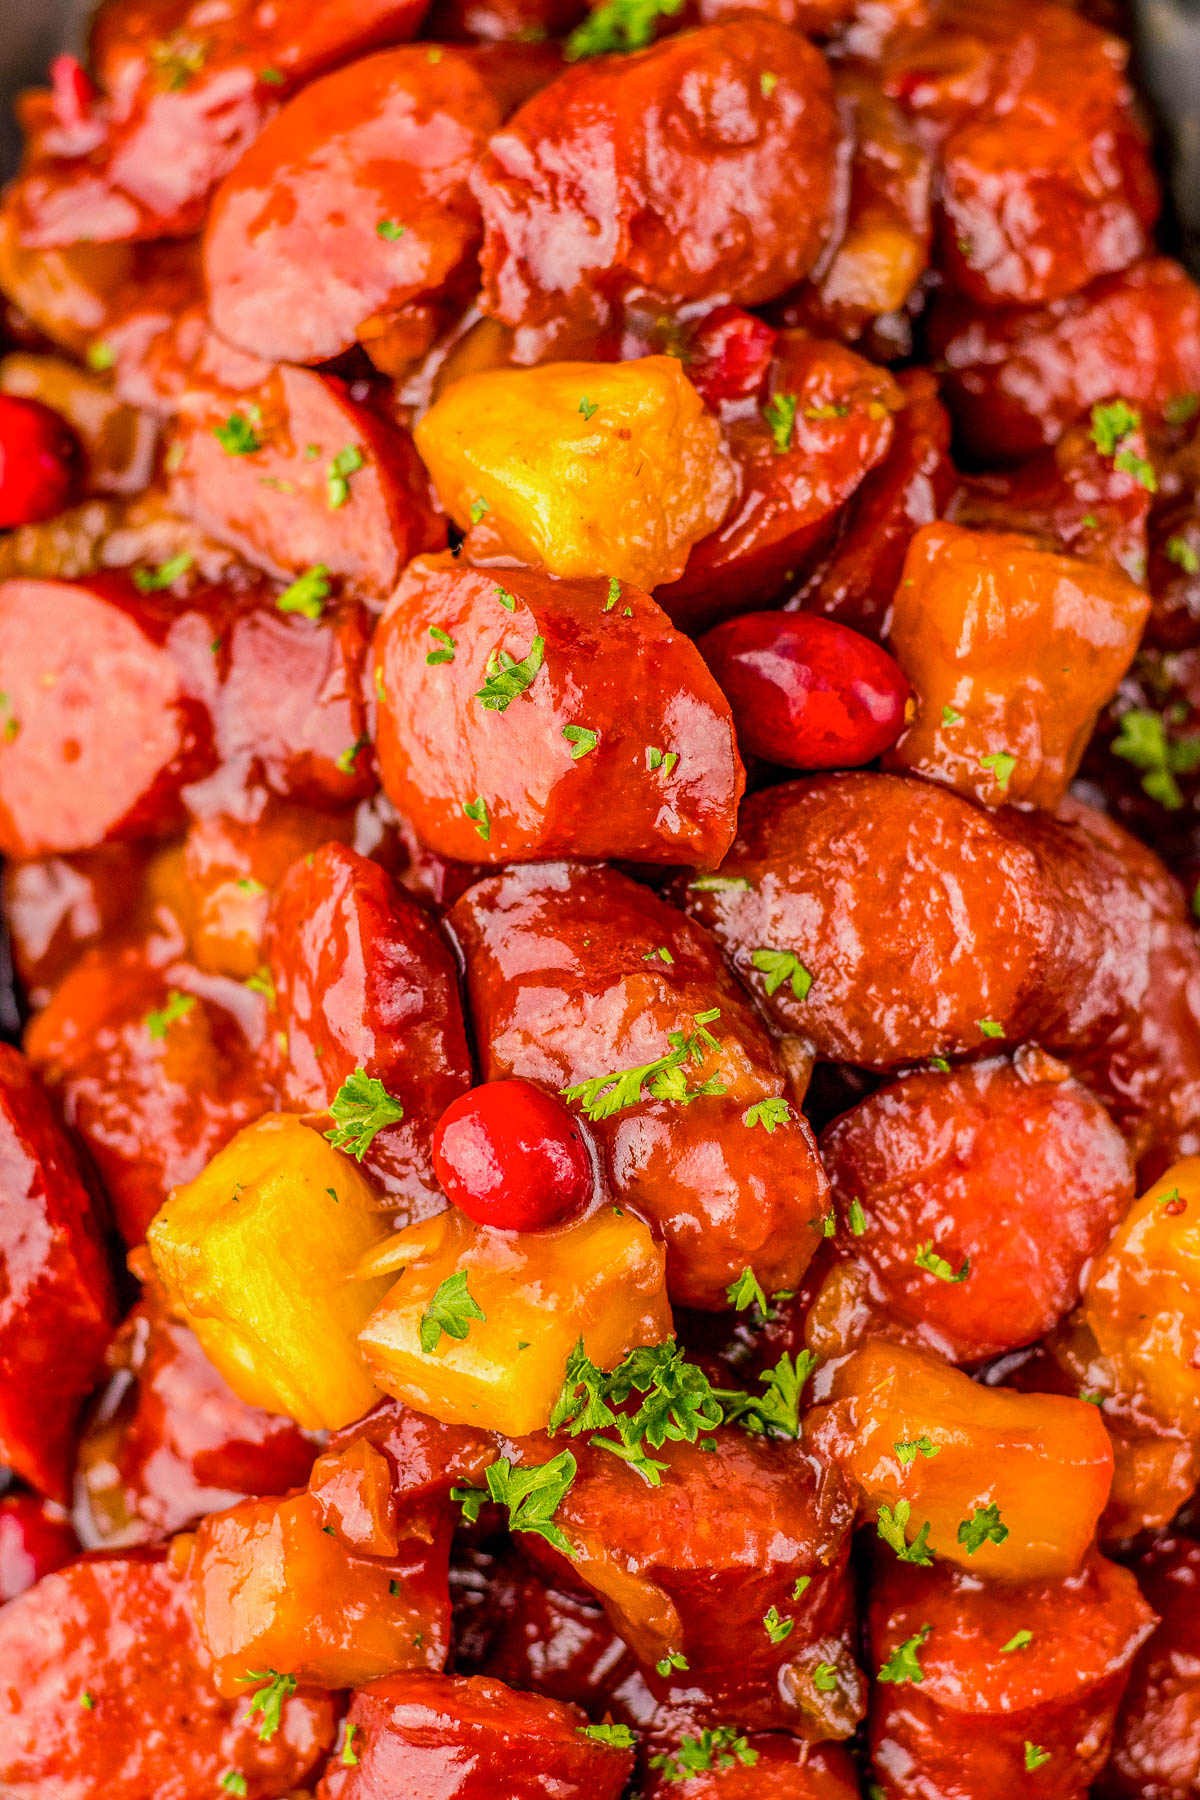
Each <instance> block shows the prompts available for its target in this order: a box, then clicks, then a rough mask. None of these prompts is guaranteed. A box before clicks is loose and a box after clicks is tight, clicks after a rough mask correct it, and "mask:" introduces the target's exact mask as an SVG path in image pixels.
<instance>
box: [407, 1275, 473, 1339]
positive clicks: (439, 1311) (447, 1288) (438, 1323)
mask: <svg viewBox="0 0 1200 1800" xmlns="http://www.w3.org/2000/svg"><path fill="white" fill-rule="evenodd" d="M472 1319H482V1320H484V1321H485V1322H486V1319H487V1314H486V1313H485V1312H484V1310H483V1308H482V1307H481V1306H480V1304H479V1302H478V1301H477V1300H475V1299H474V1298H473V1297H472V1296H471V1295H470V1294H469V1293H468V1292H467V1271H466V1270H465V1269H459V1270H457V1271H456V1273H455V1274H453V1275H447V1277H446V1279H445V1281H443V1282H442V1284H441V1286H440V1287H439V1288H438V1290H437V1292H436V1293H435V1294H434V1296H433V1299H432V1300H431V1301H430V1302H429V1305H428V1307H427V1308H426V1310H425V1311H424V1312H423V1313H422V1314H421V1322H420V1326H419V1328H418V1329H419V1334H420V1338H421V1348H422V1350H423V1351H424V1352H425V1354H426V1356H432V1355H433V1353H434V1351H435V1350H436V1349H437V1347H438V1345H439V1344H440V1343H441V1340H442V1335H443V1333H444V1334H445V1336H446V1337H448V1338H458V1339H460V1340H461V1339H462V1338H465V1337H466V1335H467V1333H468V1331H469V1330H470V1329H471V1320H472Z"/></svg>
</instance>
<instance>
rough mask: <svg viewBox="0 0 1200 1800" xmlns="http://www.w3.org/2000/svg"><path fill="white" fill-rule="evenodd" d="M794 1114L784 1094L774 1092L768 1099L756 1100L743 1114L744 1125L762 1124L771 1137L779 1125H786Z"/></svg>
mask: <svg viewBox="0 0 1200 1800" xmlns="http://www.w3.org/2000/svg"><path fill="white" fill-rule="evenodd" d="M791 1116H792V1109H791V1107H790V1106H789V1105H788V1102H787V1101H786V1100H785V1099H784V1098H783V1096H782V1094H774V1095H772V1096H771V1097H770V1099H767V1100H756V1101H755V1103H754V1105H753V1106H748V1107H747V1108H746V1110H745V1112H744V1113H743V1114H742V1124H743V1125H750V1126H754V1125H761V1126H762V1128H763V1130H764V1131H765V1132H766V1133H767V1136H768V1137H769V1136H770V1135H771V1133H772V1132H773V1131H774V1130H775V1128H776V1127H777V1126H779V1125H786V1124H787V1122H788V1120H789V1119H790V1118H791Z"/></svg>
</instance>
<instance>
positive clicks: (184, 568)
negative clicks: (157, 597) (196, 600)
mask: <svg viewBox="0 0 1200 1800" xmlns="http://www.w3.org/2000/svg"><path fill="white" fill-rule="evenodd" d="M195 560H196V559H195V557H194V556H193V555H192V553H191V551H190V550H181V551H180V552H179V554H178V556H172V557H171V558H170V559H169V560H168V561H167V562H165V563H159V565H158V567H157V568H156V569H135V570H134V571H133V585H134V587H136V588H137V590H138V592H139V594H156V593H158V592H159V590H160V589H161V588H169V587H172V586H174V584H175V582H177V581H178V580H179V577H180V576H181V575H186V574H187V572H188V570H189V569H190V568H191V566H192V564H193V563H194V562H195Z"/></svg>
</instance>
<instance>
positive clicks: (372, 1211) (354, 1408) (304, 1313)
mask: <svg viewBox="0 0 1200 1800" xmlns="http://www.w3.org/2000/svg"><path fill="white" fill-rule="evenodd" d="M388 1235H389V1232H388V1224H387V1217H386V1215H385V1214H382V1213H381V1212H380V1209H379V1203H378V1200H377V1198H376V1195H375V1192H374V1190H373V1189H372V1188H371V1186H370V1184H369V1183H368V1182H367V1180H366V1178H365V1177H364V1176H363V1175H362V1174H361V1173H360V1172H359V1170H358V1168H357V1167H356V1166H355V1164H354V1163H353V1162H352V1161H351V1160H350V1158H349V1157H346V1156H343V1155H342V1154H341V1153H340V1152H339V1151H337V1150H335V1149H334V1148H333V1146H332V1145H331V1144H329V1143H327V1142H326V1140H325V1139H324V1138H323V1137H322V1136H321V1134H320V1132H318V1131H314V1130H313V1129H312V1128H311V1127H310V1126H308V1125H303V1124H301V1122H300V1120H299V1119H297V1118H294V1117H293V1116H292V1115H291V1114H287V1113H272V1114H268V1116H267V1117H266V1118H262V1119H258V1120H257V1121H256V1122H255V1123H254V1124H253V1125H248V1126H247V1127H246V1129H245V1130H244V1131H239V1132H238V1134H237V1136H236V1137H235V1138H234V1139H233V1140H232V1142H231V1143H229V1144H227V1145H226V1146H225V1148H224V1150H222V1151H220V1152H219V1153H218V1154H217V1155H216V1156H214V1157H213V1159H212V1161H211V1162H210V1163H209V1165H208V1167H207V1168H206V1169H205V1170H204V1171H203V1173H202V1174H200V1175H198V1176H197V1177H196V1179H195V1181H190V1182H188V1184H187V1186H186V1187H180V1188H175V1189H174V1191H173V1192H172V1194H171V1196H170V1198H169V1199H168V1200H167V1202H166V1204H165V1205H164V1206H163V1207H162V1208H161V1209H160V1210H159V1212H158V1213H157V1215H156V1216H155V1218H154V1220H153V1222H152V1224H151V1226H150V1230H149V1232H148V1233H147V1242H148V1245H149V1248H150V1253H151V1255H152V1257H153V1258H154V1266H155V1268H156V1269H157V1271H158V1274H159V1277H160V1278H161V1280H162V1281H163V1283H164V1285H165V1287H166V1289H167V1292H168V1295H169V1297H170V1300H171V1302H172V1304H173V1308H174V1310H175V1311H176V1312H177V1313H178V1314H179V1316H180V1317H181V1318H183V1319H184V1320H186V1322H187V1324H189V1325H190V1326H191V1328H192V1330H193V1331H194V1332H195V1334H196V1336H197V1337H198V1338H199V1340H200V1343H201V1345H202V1347H203V1349H204V1351H205V1353H206V1354H207V1356H208V1357H209V1359H210V1361H211V1362H213V1363H214V1364H215V1366H216V1367H217V1369H218V1370H219V1371H220V1373H221V1374H222V1375H223V1376H224V1377H225V1379H226V1381H227V1382H228V1383H229V1385H230V1387H231V1388H232V1389H233V1391H234V1393H235V1394H237V1395H238V1396H239V1397H240V1398H241V1399H243V1400H245V1401H247V1402H248V1403H249V1404H250V1405H251V1406H262V1407H265V1408H266V1409H267V1410H268V1411H269V1412H276V1413H287V1414H289V1415H290V1416H291V1417H292V1418H293V1419H295V1420H296V1421H297V1423H298V1424H300V1425H304V1426H306V1427H308V1428H309V1429H310V1430H320V1429H328V1430H335V1429H337V1428H338V1427H339V1426H342V1425H349V1424H351V1423H352V1422H353V1421H354V1420H355V1419H359V1418H361V1417H362V1415H363V1413H365V1412H367V1411H368V1410H369V1409H370V1407H372V1406H373V1405H374V1404H375V1402H376V1400H378V1398H379V1394H378V1392H377V1390H376V1388H375V1385H374V1383H373V1382H372V1380H371V1377H370V1376H369V1374H368V1373H367V1371H366V1369H365V1368H364V1366H363V1361H362V1357H361V1355H360V1354H359V1351H358V1347H357V1341H356V1340H357V1334H358V1332H359V1330H360V1329H361V1328H362V1325H363V1323H364V1321H365V1320H366V1318H367V1315H368V1314H369V1313H370V1312H371V1311H372V1309H373V1308H374V1307H375V1306H376V1305H377V1304H378V1302H379V1301H380V1299H381V1298H382V1297H383V1294H384V1293H385V1292H386V1289H387V1286H388V1278H387V1277H386V1276H381V1277H377V1278H375V1279H374V1280H366V1281H360V1280H355V1279H354V1275H355V1271H356V1269H357V1267H358V1265H359V1263H360V1262H361V1260H362V1258H363V1256H364V1255H365V1254H366V1253H367V1252H368V1251H369V1250H371V1249H372V1248H373V1247H375V1246H376V1245H378V1244H379V1243H380V1242H381V1241H382V1240H383V1239H385V1238H386V1237H387V1236H388Z"/></svg>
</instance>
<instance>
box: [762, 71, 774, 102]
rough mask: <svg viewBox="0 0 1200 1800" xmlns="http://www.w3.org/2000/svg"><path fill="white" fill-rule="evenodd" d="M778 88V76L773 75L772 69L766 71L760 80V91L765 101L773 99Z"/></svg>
mask: <svg viewBox="0 0 1200 1800" xmlns="http://www.w3.org/2000/svg"><path fill="white" fill-rule="evenodd" d="M778 86H779V77H778V75H774V74H772V72H771V70H770V69H764V70H763V72H762V74H761V75H760V76H759V78H758V91H759V93H760V94H761V95H762V97H763V99H764V100H769V99H770V98H771V95H772V94H773V93H774V92H775V89H776V88H777V87H778Z"/></svg>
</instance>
